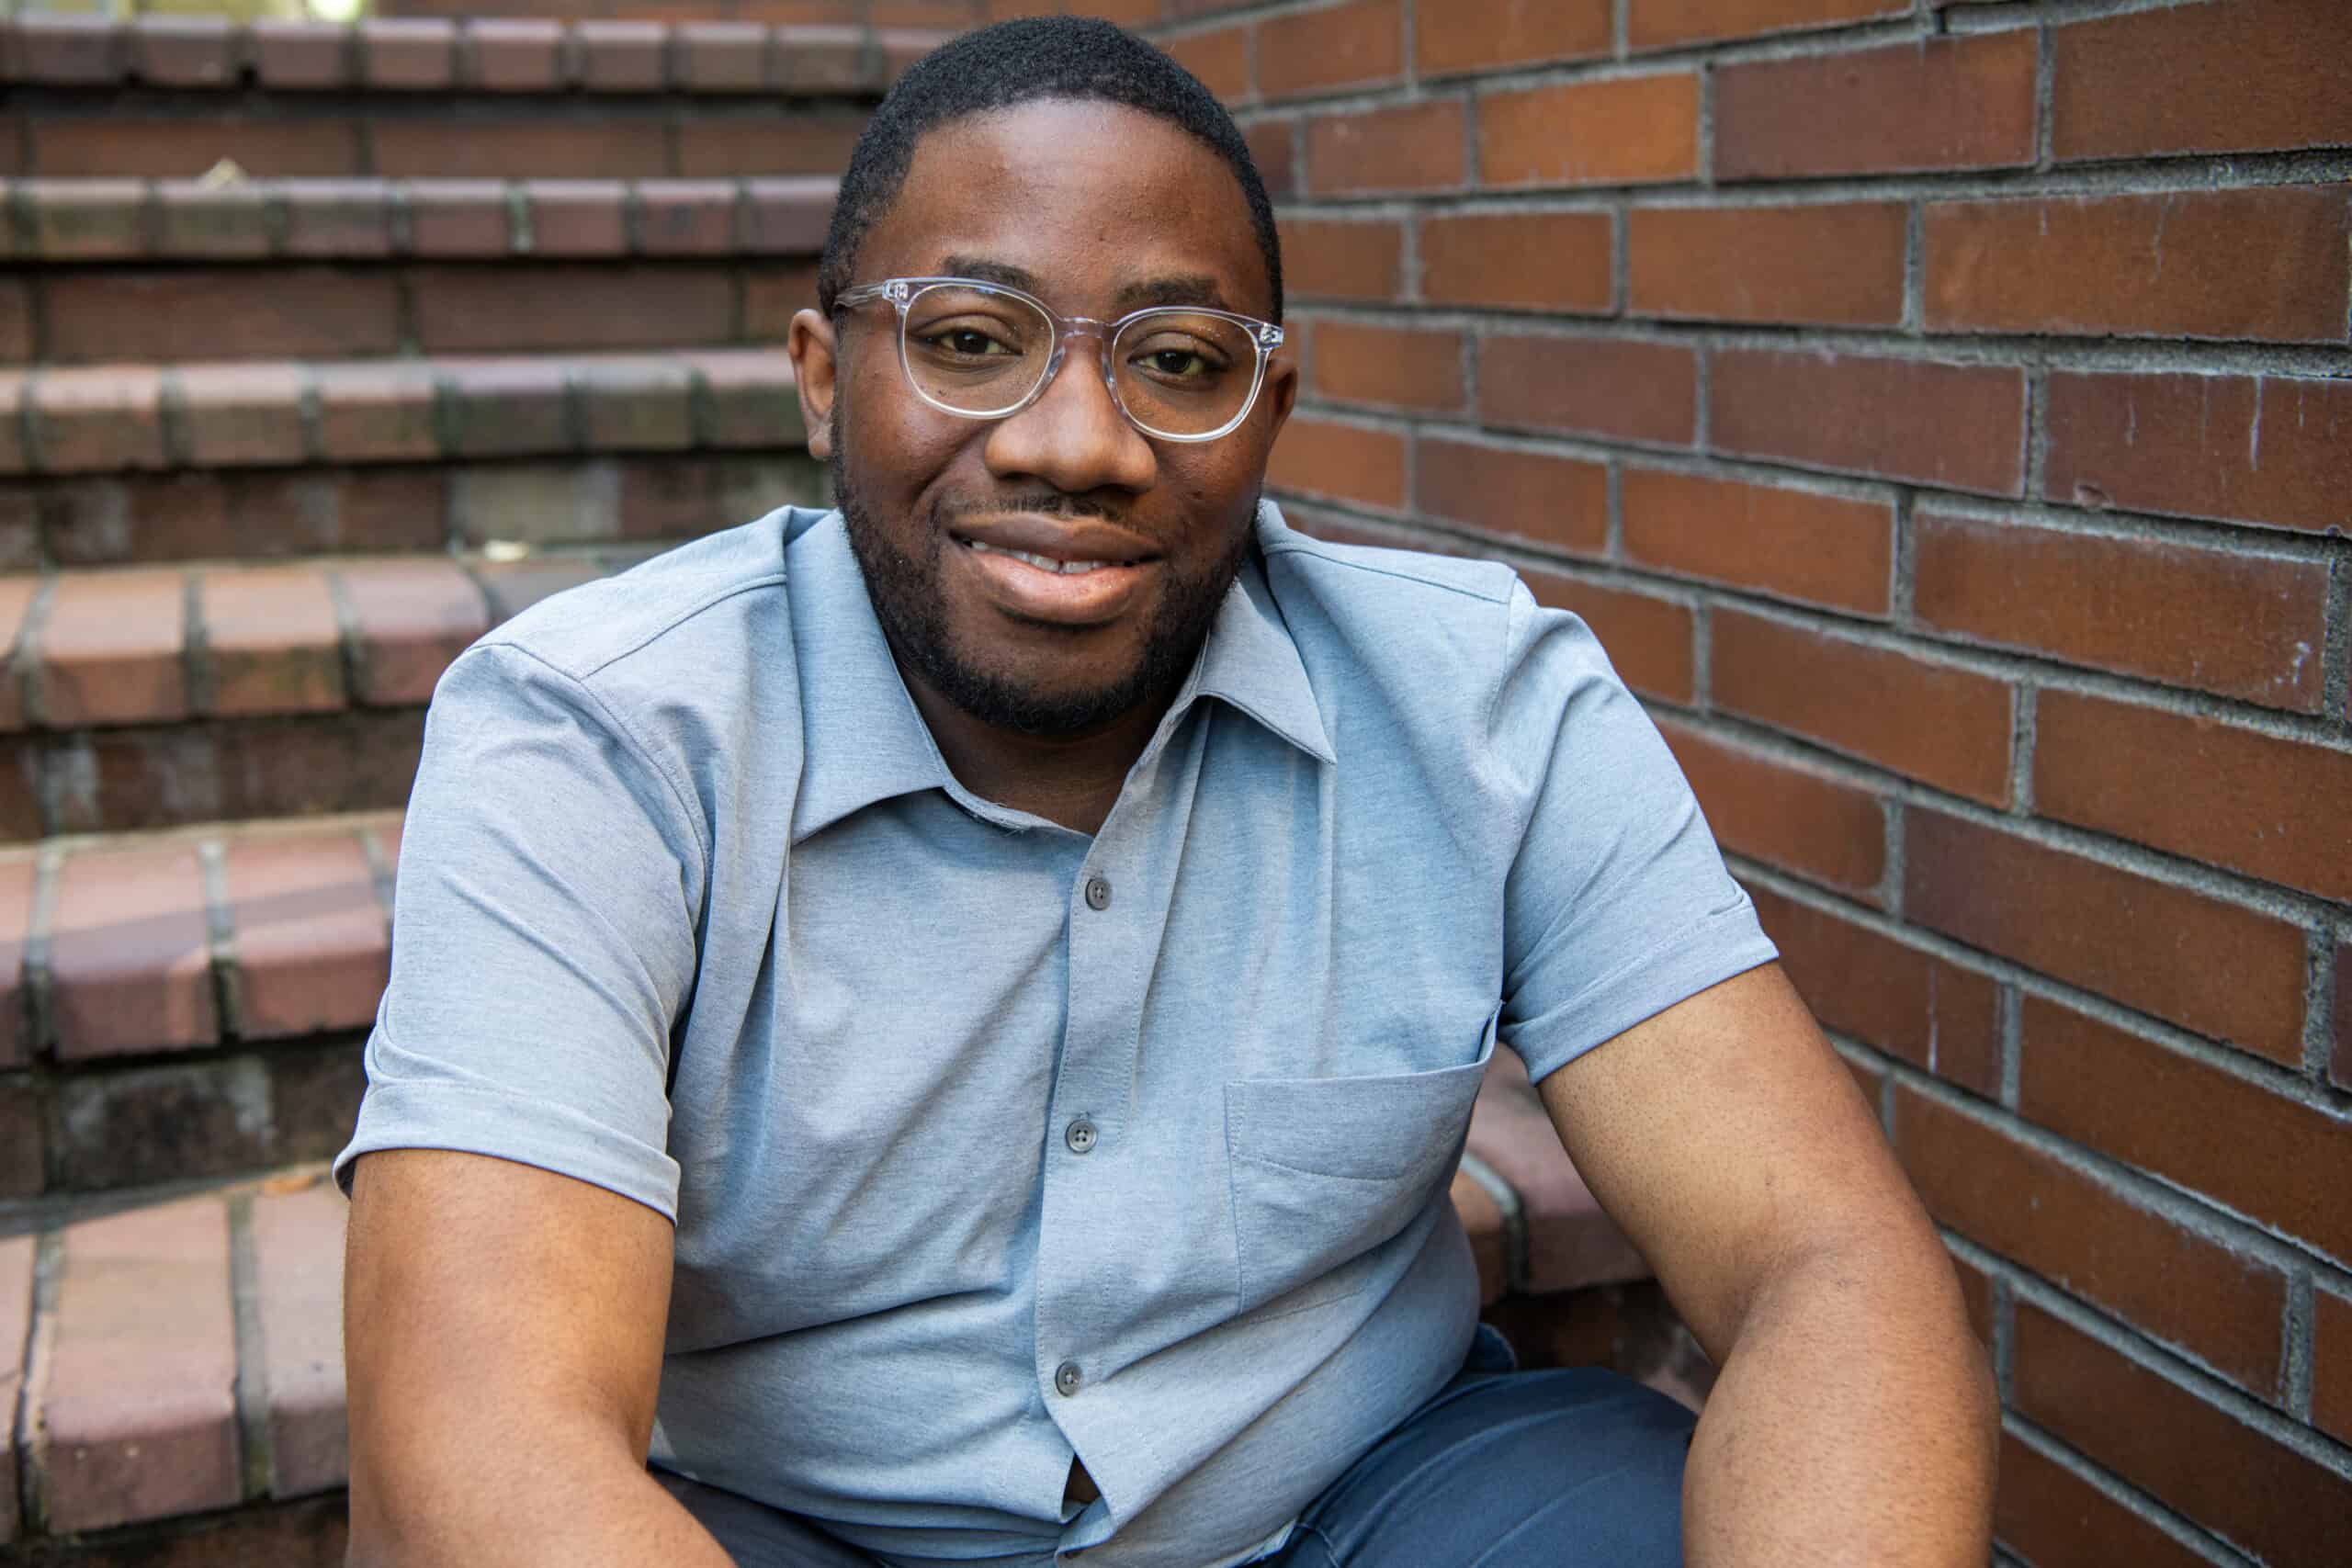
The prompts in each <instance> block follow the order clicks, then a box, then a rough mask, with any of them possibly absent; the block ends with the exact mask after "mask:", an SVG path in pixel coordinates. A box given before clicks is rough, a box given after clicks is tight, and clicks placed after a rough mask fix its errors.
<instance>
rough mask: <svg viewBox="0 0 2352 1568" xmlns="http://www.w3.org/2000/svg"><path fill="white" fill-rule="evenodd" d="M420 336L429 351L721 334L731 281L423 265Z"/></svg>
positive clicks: (417, 276) (701, 338)
mask: <svg viewBox="0 0 2352 1568" xmlns="http://www.w3.org/2000/svg"><path fill="white" fill-rule="evenodd" d="M410 294H411V299H412V300H413V310H414V312H415V315H414V319H415V322H416V336H417V341H418V343H419V344H420V345H421V346H423V347H424V350H425V351H426V352H427V353H431V354H444V353H455V354H482V353H509V352H514V351H517V350H535V349H537V350H552V351H557V352H563V353H578V352H582V351H592V350H594V349H599V348H635V347H639V346H640V345H643V346H654V345H659V346H662V347H668V346H671V345H673V344H688V343H725V342H727V341H728V340H729V338H730V337H732V336H733V335H734V332H735V290H734V286H733V283H732V281H731V280H730V279H729V276H728V275H727V273H726V272H725V271H724V270H723V269H720V268H718V267H696V266H665V267H611V268H606V267H597V268H588V267H551V266H503V267H484V268H460V267H418V268H416V269H415V270H414V272H413V274H412V276H411V282H410Z"/></svg>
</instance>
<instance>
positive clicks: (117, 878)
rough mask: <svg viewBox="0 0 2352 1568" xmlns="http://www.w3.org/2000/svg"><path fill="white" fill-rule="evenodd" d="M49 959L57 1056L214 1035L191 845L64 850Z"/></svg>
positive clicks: (216, 1026)
mask: <svg viewBox="0 0 2352 1568" xmlns="http://www.w3.org/2000/svg"><path fill="white" fill-rule="evenodd" d="M49 967H50V978H51V989H52V997H51V1001H52V1005H53V1007H54V1009H55V1012H56V1023H57V1055H58V1056H59V1058H60V1059H61V1060H66V1061H72V1060H78V1059H81V1058H84V1057H90V1056H110V1055H122V1054H125V1053H137V1052H146V1051H168V1050H177V1049H183V1048H186V1047H188V1046H196V1045H209V1044H211V1043H213V1042H215V1041H216V1040H218V1039H219V1038H220V1023H219V1021H218V1019H217V1018H216V1016H215V1014H214V1010H213V995H212V951H211V944H210V938H209V934H208V932H207V929H206V926H205V915H204V878H203V874H202V872H201V871H200V870H199V869H198V864H197V858H196V852H195V850H194V849H193V848H191V847H189V846H187V845H185V844H175V845H165V846H158V847H156V848H153V849H140V850H126V851H107V852H98V851H88V850H85V851H83V852H78V853H75V854H73V855H69V856H68V857H67V858H66V861H65V864H64V867H63V869H62V871H60V873H59V874H58V884H57V908H56V913H55V915H54V917H53V919H52V925H51V934H50V954H49Z"/></svg>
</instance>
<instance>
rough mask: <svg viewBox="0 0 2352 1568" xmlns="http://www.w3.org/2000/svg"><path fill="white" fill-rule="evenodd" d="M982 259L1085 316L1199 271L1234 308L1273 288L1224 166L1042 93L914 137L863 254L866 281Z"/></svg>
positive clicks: (1262, 306) (1153, 126)
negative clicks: (1153, 283)
mask: <svg viewBox="0 0 2352 1568" xmlns="http://www.w3.org/2000/svg"><path fill="white" fill-rule="evenodd" d="M951 256H954V257H984V258H986V259H988V260H989V261H990V262H994V263H997V264H1000V265H1004V266H1008V267H1018V268H1021V269H1022V270H1023V271H1026V272H1028V273H1029V274H1031V275H1032V276H1035V277H1036V278H1037V279H1038V280H1039V283H1040V284H1041V286H1042V288H1043V291H1044V292H1045V294H1046V298H1047V302H1048V303H1050V304H1053V305H1054V306H1056V307H1057V309H1060V310H1069V311H1073V312H1081V313H1083V312H1087V311H1091V310H1096V309H1098V308H1100V307H1102V305H1103V299H1107V298H1108V297H1109V296H1111V295H1114V294H1116V293H1117V292H1118V291H1119V290H1120V288H1123V287H1125V286H1129V285H1133V284H1136V283H1139V282H1146V281H1148V280H1151V279H1154V278H1163V277H1171V276H1182V277H1200V278H1204V279H1206V280H1208V281H1210V282H1211V283H1213V284H1214V285H1215V286H1216V289H1217V292H1218V293H1220V294H1221V295H1222V297H1223V302H1224V303H1225V304H1226V305H1227V306H1228V307H1229V308H1231V309H1234V310H1244V311H1250V312H1253V313H1259V314H1263V313H1264V312H1266V311H1267V310H1270V309H1271V308H1272V286H1271V283H1270V280H1269V279H1268V278H1267V276H1266V266H1265V260H1264V257H1263V255H1262V254H1261V251H1260V250H1259V246H1258V238H1257V232H1256V231H1255V230H1254V229H1253V228H1252V227H1251V225H1250V206H1249V202H1248V199H1247V198H1246V197H1244V196H1243V195H1242V193H1241V182H1240V180H1239V179H1238V178H1237V177H1236V176H1235V175H1234V172H1233V170H1232V168H1231V166H1230V165H1228V164H1227V163H1226V161H1225V160H1224V159H1223V158H1222V157H1220V156H1218V154H1217V153H1216V152H1215V151H1214V150H1213V149H1212V148H1210V147H1209V146H1208V145H1207V144H1206V143H1204V142H1203V141H1199V140H1198V139H1197V138H1195V137H1193V136H1192V135H1190V134H1188V133H1187V132H1185V131H1184V130H1181V129H1179V128H1178V127H1176V126H1174V125H1171V124H1170V123H1169V122H1168V121H1167V120H1164V119H1162V118H1159V116H1157V115H1150V114H1146V113H1144V112H1143V111H1141V110H1139V109H1132V108H1128V107H1125V105H1120V104H1106V103H1098V102H1093V101H1090V100H1077V99H1065V98H1053V99H1041V100H1038V101H1035V102H1032V103H1026V104H1020V105H1016V106H1014V107H1012V108H1007V109H996V110H991V111H989V112H988V113H985V114H977V115H969V116H967V117H965V118H961V119H956V120H952V121H950V122H948V123H947V124H945V125H943V126H940V127H938V128H936V129H934V130H931V131H929V132H928V133H926V134H925V135H924V136H923V137H922V140H921V141H918V142H917V143H916V146H915V154H914V160H913V163H912V164H911V165H910V168H909V169H908V172H907V177H906V180H905V183H904V184H903V185H901V186H900V187H899V194H898V197H897V198H896V199H895V200H894V201H892V203H891V204H890V207H889V209H888V211H887V212H886V213H885V214H884V215H883V217H882V219H881V220H880V221H879V222H877V223H876V224H875V226H874V228H873V229H872V230H871V231H869V232H868V233H867V235H866V237H865V242H864V243H863V244H861V245H860V247H859V256H858V264H857V275H858V276H859V278H860V279H861V280H866V279H872V278H878V277H892V276H899V277H904V276H921V275H923V274H926V273H935V272H939V271H942V270H944V269H945V268H944V263H945V261H946V259H947V258H948V257H951Z"/></svg>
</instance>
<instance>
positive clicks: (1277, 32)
mask: <svg viewBox="0 0 2352 1568" xmlns="http://www.w3.org/2000/svg"><path fill="white" fill-rule="evenodd" d="M1404 69H1405V14H1404V9H1403V7H1402V6H1400V5H1399V4H1398V3H1397V0H1345V3H1343V4H1340V5H1338V6H1322V7H1319V8H1317V9H1315V10H1312V11H1291V12H1286V13H1284V14H1283V15H1281V16H1276V17H1267V18H1266V19H1265V20H1264V21H1263V22H1261V23H1260V24H1259V25H1258V90H1259V91H1260V92H1261V93H1262V94H1264V95H1265V96H1267V97H1270V98H1279V97H1282V96H1285V95H1289V94H1295V93H1329V92H1337V91H1340V90H1341V89H1343V88H1354V89H1359V90H1361V89H1364V88H1369V87H1376V86H1385V85H1387V84H1389V83H1391V82H1394V81H1396V80H1397V77H1398V76H1399V75H1400V74H1402V73H1403V72H1404ZM1219 90H1220V91H1223V89H1219Z"/></svg>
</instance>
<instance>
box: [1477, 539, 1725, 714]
mask: <svg viewBox="0 0 2352 1568" xmlns="http://www.w3.org/2000/svg"><path fill="white" fill-rule="evenodd" d="M1520 576H1521V578H1522V579H1524V580H1525V581H1526V583H1527V586H1528V590H1529V592H1532V593H1533V594H1534V595H1535V598H1536V602H1537V603H1538V604H1546V605H1549V606H1551V607H1552V608H1553V609H1555V610H1566V611H1567V612H1568V613H1569V614H1571V615H1575V616H1577V618H1578V619H1580V620H1582V621H1583V622H1584V624H1585V625H1586V626H1589V627H1591V628H1592V635H1593V636H1594V637H1599V638H1600V647H1601V650H1602V651H1603V652H1605V653H1607V654H1608V655H1609V662H1610V663H1611V665H1613V666H1614V667H1615V668H1616V671H1617V674H1618V676H1619V678H1620V679H1622V680H1623V682H1625V684H1626V685H1628V686H1631V687H1632V688H1633V689H1634V691H1636V692H1639V693H1641V694H1643V695H1645V696H1650V697H1663V698H1664V699H1666V700H1667V701H1668V702H1670V703H1688V702H1689V701H1691V692H1692V680H1691V671H1692V669H1693V666H1694V664H1695V662H1696V660H1695V659H1694V657H1693V655H1692V653H1691V649H1692V648H1693V646H1694V644H1695V630H1694V626H1693V616H1692V615H1691V606H1690V605H1688V604H1680V603H1679V602H1677V601H1675V600H1672V599H1664V598H1660V597H1658V596H1657V595H1656V594H1652V593H1641V592H1634V591H1633V590H1631V589H1623V588H1604V587H1602V586H1601V585H1600V584H1599V583H1597V582H1587V581H1582V580H1581V579H1577V578H1570V577H1561V576H1557V575H1555V573H1552V572H1548V571H1521V573H1520Z"/></svg>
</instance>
